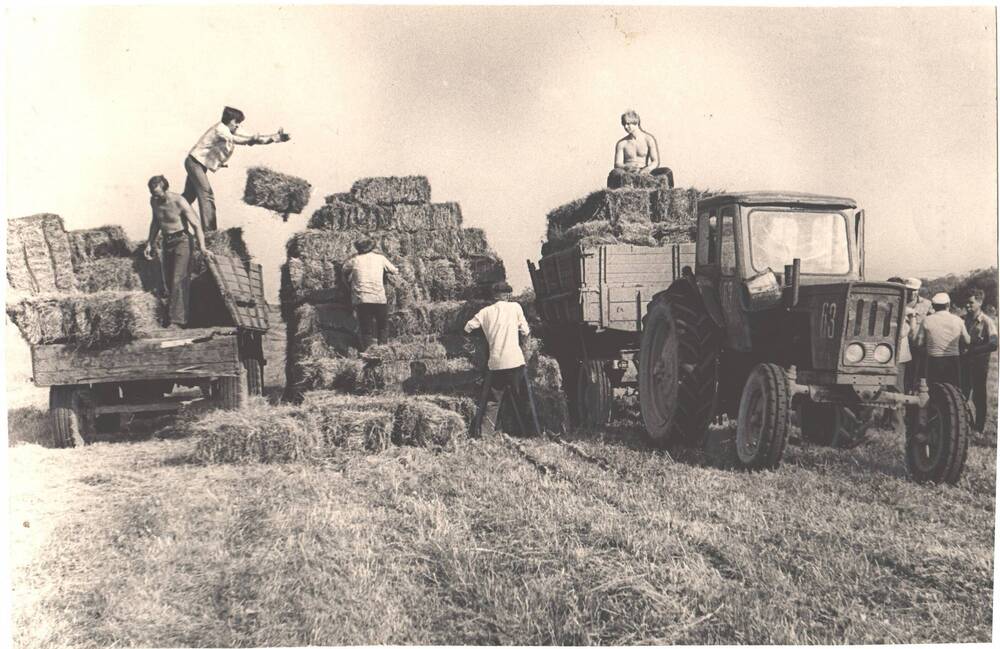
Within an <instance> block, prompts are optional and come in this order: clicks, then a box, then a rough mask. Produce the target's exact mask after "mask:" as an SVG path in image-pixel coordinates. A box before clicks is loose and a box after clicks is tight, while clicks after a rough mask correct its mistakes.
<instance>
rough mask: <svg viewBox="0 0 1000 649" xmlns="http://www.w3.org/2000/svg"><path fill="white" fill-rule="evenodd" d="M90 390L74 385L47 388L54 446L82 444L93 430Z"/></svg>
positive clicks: (65, 446) (64, 446)
mask: <svg viewBox="0 0 1000 649" xmlns="http://www.w3.org/2000/svg"><path fill="white" fill-rule="evenodd" d="M92 408H93V403H92V400H91V398H90V390H88V389H87V388H83V387H79V386H76V385H54V386H52V387H51V388H49V416H50V417H51V420H52V443H53V444H54V445H55V447H56V448H71V447H73V446H83V445H84V444H86V443H87V438H88V437H89V436H90V435H92V434H93V432H94V418H93V416H92V415H93V411H92Z"/></svg>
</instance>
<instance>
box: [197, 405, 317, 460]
mask: <svg viewBox="0 0 1000 649" xmlns="http://www.w3.org/2000/svg"><path fill="white" fill-rule="evenodd" d="M311 424H313V422H312V421H310V420H309V419H308V418H306V417H305V416H303V414H302V413H300V412H297V409H296V408H294V407H291V406H272V405H269V404H268V403H267V402H266V401H265V400H264V399H261V398H257V399H251V400H250V402H249V403H248V404H247V405H246V406H245V407H244V408H242V409H240V410H213V411H209V412H208V413H207V414H205V415H203V416H202V417H200V418H198V419H194V420H191V421H188V422H184V423H183V424H182V430H183V431H184V432H187V433H189V434H191V435H193V436H194V437H195V438H196V439H197V441H196V443H195V448H194V454H193V455H194V457H195V459H197V460H200V461H202V462H206V463H212V464H220V463H249V462H261V463H265V462H296V461H302V460H310V459H316V458H319V457H322V456H323V455H324V454H325V452H326V448H325V445H324V440H323V435H324V430H322V429H321V428H320V427H319V426H315V425H311Z"/></svg>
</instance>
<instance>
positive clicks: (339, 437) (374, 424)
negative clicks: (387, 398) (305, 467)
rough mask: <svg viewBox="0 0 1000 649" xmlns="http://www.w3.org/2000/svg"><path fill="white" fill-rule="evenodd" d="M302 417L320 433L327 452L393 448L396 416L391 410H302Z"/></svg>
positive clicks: (370, 450) (373, 450)
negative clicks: (333, 450)
mask: <svg viewBox="0 0 1000 649" xmlns="http://www.w3.org/2000/svg"><path fill="white" fill-rule="evenodd" d="M301 416H302V417H303V418H304V420H305V421H307V422H308V423H309V424H310V425H311V426H312V427H314V428H316V429H317V430H319V431H320V432H321V433H322V436H323V446H324V448H325V449H327V452H329V450H330V449H344V450H348V451H367V452H369V453H379V452H381V451H384V450H386V449H388V448H389V447H390V446H391V445H392V434H393V430H394V429H395V416H394V414H393V413H392V412H390V411H381V410H374V409H368V410H353V409H339V408H338V409H331V408H317V407H312V408H305V409H303V412H302V414H301Z"/></svg>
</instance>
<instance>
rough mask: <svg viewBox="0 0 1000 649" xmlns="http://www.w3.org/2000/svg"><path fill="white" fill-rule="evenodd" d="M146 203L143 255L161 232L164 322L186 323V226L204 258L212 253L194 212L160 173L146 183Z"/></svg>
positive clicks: (188, 245)
mask: <svg viewBox="0 0 1000 649" xmlns="http://www.w3.org/2000/svg"><path fill="white" fill-rule="evenodd" d="M147 186H148V187H149V193H150V198H149V206H150V207H151V208H152V210H153V219H152V220H151V221H150V223H149V237H148V239H147V240H146V247H145V249H144V250H143V255H144V256H145V257H146V259H152V258H153V246H154V245H155V244H156V237H157V236H158V235H159V234H161V233H162V234H163V251H162V254H161V255H160V262H161V263H162V265H163V280H164V282H165V283H166V289H167V295H168V296H169V297H168V308H167V319H168V320H169V322H168V323H167V324H168V326H169V328H171V329H179V328H181V327H186V326H187V325H188V319H189V316H190V310H191V290H190V286H191V235H190V234H189V233H188V226H190V228H191V229H192V230H194V234H195V237H196V238H197V240H198V249H199V250H201V254H202V255H204V256H205V257H206V258H211V257H212V253H211V252H210V251H209V250H208V249H207V248H206V247H205V235H204V233H203V232H202V230H201V225H200V224H199V223H198V215H197V214H195V213H194V210H193V209H191V205H190V204H188V202H187V201H185V200H184V197H183V196H181V195H180V194H175V193H174V192H168V191H167V189H168V188H169V187H170V183H169V182H167V179H166V178H164V177H163V176H153V177H152V178H150V179H149V182H148V183H147Z"/></svg>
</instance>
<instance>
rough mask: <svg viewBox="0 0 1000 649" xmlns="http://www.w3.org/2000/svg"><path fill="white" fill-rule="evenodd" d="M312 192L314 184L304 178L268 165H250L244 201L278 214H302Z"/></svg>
mask: <svg viewBox="0 0 1000 649" xmlns="http://www.w3.org/2000/svg"><path fill="white" fill-rule="evenodd" d="M311 192H312V185H310V184H309V183H308V182H307V181H306V180H303V179H302V178H297V177H296V176H290V175H288V174H283V173H279V172H277V171H273V170H271V169H268V168H267V167H250V168H249V169H247V184H246V187H245V188H244V190H243V202H244V203H246V204H247V205H256V206H257V207H263V208H265V209H268V210H271V211H273V212H277V213H278V214H301V213H302V209H303V208H304V207H305V206H306V205H307V204H308V203H309V194H310V193H311Z"/></svg>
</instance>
